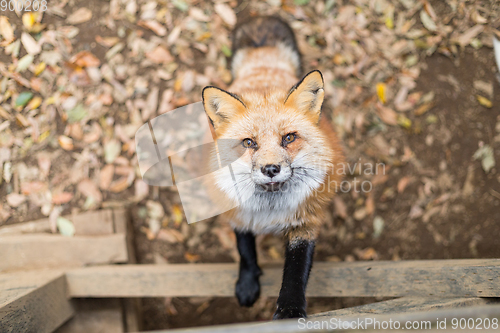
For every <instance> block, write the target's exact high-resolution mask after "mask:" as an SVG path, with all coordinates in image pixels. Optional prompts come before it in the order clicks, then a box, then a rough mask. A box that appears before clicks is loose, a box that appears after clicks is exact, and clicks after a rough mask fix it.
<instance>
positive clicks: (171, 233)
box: [156, 228, 184, 244]
mask: <svg viewBox="0 0 500 333" xmlns="http://www.w3.org/2000/svg"><path fill="white" fill-rule="evenodd" d="M156 239H159V240H162V241H166V242H168V243H171V244H176V243H181V242H183V241H184V236H183V235H182V233H180V232H179V231H178V230H176V229H170V228H169V229H160V231H159V232H158V234H157V235H156Z"/></svg>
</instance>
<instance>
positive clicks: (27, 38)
mask: <svg viewBox="0 0 500 333" xmlns="http://www.w3.org/2000/svg"><path fill="white" fill-rule="evenodd" d="M21 43H23V46H24V49H25V50H26V52H28V53H29V54H38V53H40V52H41V51H42V47H41V46H40V45H39V44H38V42H37V41H36V40H35V39H34V38H33V37H31V35H30V34H28V33H26V32H23V33H22V34H21Z"/></svg>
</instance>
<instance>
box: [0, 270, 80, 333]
mask: <svg viewBox="0 0 500 333" xmlns="http://www.w3.org/2000/svg"><path fill="white" fill-rule="evenodd" d="M73 313H74V309H73V306H72V304H71V302H70V300H69V297H68V296H67V284H66V279H65V276H64V273H62V272H54V271H33V272H22V273H9V274H0V332H2V333H3V332H41V333H43V332H52V331H54V330H55V329H56V328H57V327H59V326H60V325H61V324H63V323H64V322H65V321H66V320H68V319H69V318H70V317H71V316H72V315H73Z"/></svg>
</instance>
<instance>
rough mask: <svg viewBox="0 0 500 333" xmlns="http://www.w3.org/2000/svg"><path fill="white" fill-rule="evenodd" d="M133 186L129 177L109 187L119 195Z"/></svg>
mask: <svg viewBox="0 0 500 333" xmlns="http://www.w3.org/2000/svg"><path fill="white" fill-rule="evenodd" d="M130 185H131V183H130V181H129V177H120V178H119V179H117V180H115V181H114V182H112V183H111V185H110V186H109V191H111V192H113V193H118V192H122V191H124V190H126V189H127V188H128V187H129V186H130Z"/></svg>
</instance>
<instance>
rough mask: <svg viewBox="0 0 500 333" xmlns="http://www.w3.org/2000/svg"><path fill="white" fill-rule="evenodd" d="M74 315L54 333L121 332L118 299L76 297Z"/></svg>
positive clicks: (120, 311) (120, 314)
mask: <svg viewBox="0 0 500 333" xmlns="http://www.w3.org/2000/svg"><path fill="white" fill-rule="evenodd" d="M74 306H75V315H74V316H73V318H71V319H70V320H68V321H67V322H66V323H64V324H63V325H62V326H61V327H59V328H58V329H57V330H56V331H55V332H54V333H92V332H103V333H122V332H124V327H123V314H122V307H121V303H120V300H118V299H78V300H75V301H74Z"/></svg>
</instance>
